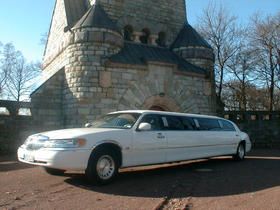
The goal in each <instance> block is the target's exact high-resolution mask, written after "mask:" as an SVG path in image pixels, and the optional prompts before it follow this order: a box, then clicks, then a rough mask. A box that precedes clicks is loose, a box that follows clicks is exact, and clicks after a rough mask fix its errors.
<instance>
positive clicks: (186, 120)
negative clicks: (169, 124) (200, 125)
mask: <svg viewBox="0 0 280 210" xmlns="http://www.w3.org/2000/svg"><path fill="white" fill-rule="evenodd" d="M181 119H182V123H183V125H184V129H185V130H195V129H196V126H195V123H194V121H193V119H192V118H190V117H182V118H181Z"/></svg>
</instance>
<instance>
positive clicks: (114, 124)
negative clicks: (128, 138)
mask: <svg viewBox="0 0 280 210" xmlns="http://www.w3.org/2000/svg"><path fill="white" fill-rule="evenodd" d="M139 116H140V114H138V113H117V114H108V115H105V116H102V117H100V118H99V119H97V120H95V121H94V122H92V123H91V127H93V128H122V129H129V128H132V126H133V125H134V124H135V122H136V121H137V119H138V118H139Z"/></svg>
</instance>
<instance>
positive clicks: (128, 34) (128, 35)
mask: <svg viewBox="0 0 280 210" xmlns="http://www.w3.org/2000/svg"><path fill="white" fill-rule="evenodd" d="M123 31H124V40H126V41H133V27H132V26H131V25H127V26H125V27H124V29H123Z"/></svg>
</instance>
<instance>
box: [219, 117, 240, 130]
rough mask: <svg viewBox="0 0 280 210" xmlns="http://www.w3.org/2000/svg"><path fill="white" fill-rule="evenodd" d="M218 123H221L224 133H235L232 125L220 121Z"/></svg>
mask: <svg viewBox="0 0 280 210" xmlns="http://www.w3.org/2000/svg"><path fill="white" fill-rule="evenodd" d="M220 122H221V123H222V126H223V130H224V131H236V130H235V128H234V126H233V124H232V123H230V122H228V121H225V120H221V121H220Z"/></svg>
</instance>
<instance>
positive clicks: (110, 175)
mask: <svg viewBox="0 0 280 210" xmlns="http://www.w3.org/2000/svg"><path fill="white" fill-rule="evenodd" d="M119 166H120V163H119V158H118V155H117V153H116V152H114V151H113V150H112V149H109V148H102V147H101V148H97V149H96V150H94V151H93V152H92V154H91V155H90V158H89V161H88V166H87V169H86V171H85V174H86V177H87V179H88V180H89V182H90V183H92V184H94V185H105V184H108V183H110V182H112V181H113V180H114V179H115V177H116V176H117V174H118V170H119Z"/></svg>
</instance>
